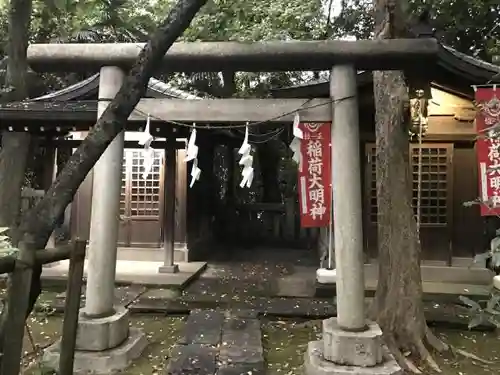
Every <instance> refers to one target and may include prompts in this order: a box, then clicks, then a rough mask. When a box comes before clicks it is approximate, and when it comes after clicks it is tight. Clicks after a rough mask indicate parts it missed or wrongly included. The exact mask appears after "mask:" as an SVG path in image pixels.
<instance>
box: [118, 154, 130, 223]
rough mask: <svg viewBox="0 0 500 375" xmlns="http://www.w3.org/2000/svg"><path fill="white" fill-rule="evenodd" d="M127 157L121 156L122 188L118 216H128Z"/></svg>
mask: <svg viewBox="0 0 500 375" xmlns="http://www.w3.org/2000/svg"><path fill="white" fill-rule="evenodd" d="M128 159H129V158H128V157H127V153H125V155H123V166H122V188H121V193H120V216H127V214H128V211H129V209H128V204H127V203H128V200H127V182H128V179H127V174H128V173H127V171H128V164H129V163H128Z"/></svg>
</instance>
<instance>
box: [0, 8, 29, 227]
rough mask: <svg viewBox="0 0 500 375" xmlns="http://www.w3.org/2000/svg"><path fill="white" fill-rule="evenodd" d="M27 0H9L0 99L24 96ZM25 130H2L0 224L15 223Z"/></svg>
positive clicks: (25, 150)
mask: <svg viewBox="0 0 500 375" xmlns="http://www.w3.org/2000/svg"><path fill="white" fill-rule="evenodd" d="M31 8H32V1H31V0H11V2H10V8H9V30H8V37H9V40H8V46H7V54H8V60H7V79H6V84H7V93H6V94H5V95H3V97H2V101H6V102H10V101H20V100H24V99H26V97H27V96H28V82H27V81H28V75H27V72H28V63H27V61H26V49H27V48H28V33H29V28H30V23H31V22H30V21H31ZM29 147H30V136H29V134H28V133H17V132H8V131H5V132H3V134H2V149H1V151H0V176H4V177H5V176H8V178H0V227H15V226H16V224H17V223H18V222H17V221H18V218H19V212H20V207H21V188H22V185H23V182H24V174H25V171H26V164H27V160H28V155H29Z"/></svg>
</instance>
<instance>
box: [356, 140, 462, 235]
mask: <svg viewBox="0 0 500 375" xmlns="http://www.w3.org/2000/svg"><path fill="white" fill-rule="evenodd" d="M452 150H453V146H452V145H447V144H439V145H437V144H436V145H434V144H423V145H422V164H421V186H420V224H421V225H422V226H447V225H448V217H449V210H450V209H451V208H450V204H449V202H450V191H451V188H452V186H450V183H449V181H450V174H451V173H452V171H451V169H450V166H451V154H452ZM375 151H376V149H375V146H372V145H369V146H368V147H367V150H366V153H367V158H368V160H367V161H368V165H367V173H366V179H367V180H366V182H365V183H366V187H367V196H368V197H367V199H368V202H367V205H368V207H367V209H368V215H369V220H370V222H371V223H372V224H376V223H377V216H378V208H377V186H376V178H377V176H376V166H377V164H376V163H377V160H376V153H375ZM410 155H411V159H410V163H411V170H412V180H413V189H412V190H413V201H412V204H413V208H414V211H415V215H416V214H417V201H418V175H419V171H418V169H419V168H418V158H419V146H418V145H411V147H410Z"/></svg>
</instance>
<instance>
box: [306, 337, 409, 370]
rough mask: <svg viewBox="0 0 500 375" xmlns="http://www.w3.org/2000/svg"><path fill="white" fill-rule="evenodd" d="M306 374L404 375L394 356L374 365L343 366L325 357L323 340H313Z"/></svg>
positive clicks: (308, 349)
mask: <svg viewBox="0 0 500 375" xmlns="http://www.w3.org/2000/svg"><path fill="white" fill-rule="evenodd" d="M304 374H305V375H403V370H402V369H401V367H399V365H398V364H397V362H396V360H395V359H394V358H391V357H389V356H388V358H387V359H386V360H384V361H383V362H382V363H381V364H379V365H377V366H372V367H359V366H343V365H337V364H336V363H333V362H330V361H327V360H326V359H325V358H324V357H323V342H322V341H311V342H310V343H309V345H308V346H307V351H306V353H305V355H304Z"/></svg>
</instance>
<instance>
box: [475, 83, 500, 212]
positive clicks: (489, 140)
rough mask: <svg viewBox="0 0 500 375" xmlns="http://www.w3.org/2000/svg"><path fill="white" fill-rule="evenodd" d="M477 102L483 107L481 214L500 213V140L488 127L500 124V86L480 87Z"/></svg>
mask: <svg viewBox="0 0 500 375" xmlns="http://www.w3.org/2000/svg"><path fill="white" fill-rule="evenodd" d="M476 102H477V103H478V104H479V109H478V111H477V113H476V127H477V132H478V135H479V137H478V140H477V145H476V149H477V159H478V164H479V189H480V192H481V196H480V199H481V201H482V203H483V204H481V215H482V216H492V215H499V214H500V149H499V147H500V139H498V135H495V134H493V132H492V131H489V130H488V129H490V128H492V127H495V126H496V125H500V100H499V99H498V97H497V92H496V88H495V87H494V86H491V87H478V88H477V90H476Z"/></svg>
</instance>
